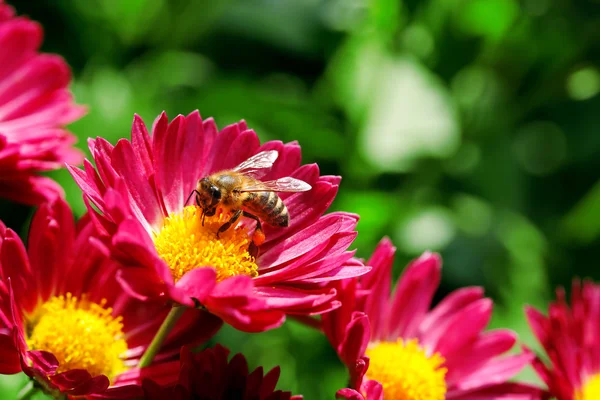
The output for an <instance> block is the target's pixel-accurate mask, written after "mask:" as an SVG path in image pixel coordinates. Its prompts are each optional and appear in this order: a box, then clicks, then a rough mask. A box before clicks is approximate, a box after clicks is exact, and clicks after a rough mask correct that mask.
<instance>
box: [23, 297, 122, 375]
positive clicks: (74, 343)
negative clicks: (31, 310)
mask: <svg viewBox="0 0 600 400" xmlns="http://www.w3.org/2000/svg"><path fill="white" fill-rule="evenodd" d="M105 303H106V301H103V302H101V303H100V304H96V303H93V302H90V301H88V300H87V298H86V297H85V296H83V297H82V298H80V299H78V298H77V297H74V296H72V295H71V293H67V295H66V296H55V297H52V298H50V300H48V301H47V302H45V303H44V304H43V305H41V306H40V309H39V310H38V311H37V312H36V316H38V318H37V319H36V321H33V322H32V327H31V331H30V333H29V335H28V337H27V344H28V346H29V348H30V349H32V350H44V351H49V352H51V353H52V354H54V356H55V357H56V359H57V360H58V362H59V367H58V371H57V372H58V373H60V372H64V371H68V370H71V369H85V370H87V371H88V372H89V373H90V374H91V375H92V376H98V375H106V376H107V377H108V379H110V380H112V379H113V378H114V377H115V376H116V375H118V374H120V373H122V372H124V371H126V370H127V367H126V366H125V364H124V362H123V359H122V358H121V357H122V356H123V354H124V353H125V352H126V351H127V343H126V342H125V340H124V339H123V323H122V322H121V320H122V318H121V317H117V318H115V317H113V316H112V315H111V313H112V309H111V308H105V307H104V306H105Z"/></svg>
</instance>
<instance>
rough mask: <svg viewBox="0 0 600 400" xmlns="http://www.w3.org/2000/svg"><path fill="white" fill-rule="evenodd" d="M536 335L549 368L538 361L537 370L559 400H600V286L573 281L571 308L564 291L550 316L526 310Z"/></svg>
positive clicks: (560, 291) (529, 308)
mask: <svg viewBox="0 0 600 400" xmlns="http://www.w3.org/2000/svg"><path fill="white" fill-rule="evenodd" d="M526 313H527V319H528V321H529V325H530V326H531V329H532V330H533V333H534V334H535V336H536V337H537V339H538V340H539V342H540V343H541V345H542V346H543V347H544V349H545V350H546V353H547V355H548V358H549V359H550V366H548V365H546V364H545V363H544V362H543V361H542V360H540V359H539V358H536V360H535V361H534V364H533V365H534V368H535V369H536V371H537V373H538V374H539V376H540V377H541V378H542V379H543V380H544V382H545V383H546V384H547V385H548V388H549V390H550V393H551V394H552V395H553V396H555V397H556V398H557V399H558V400H596V399H600V285H597V284H594V283H593V282H584V283H583V285H582V284H581V281H579V280H574V281H573V286H572V292H571V307H570V308H569V306H568V304H567V301H566V296H565V292H564V290H563V289H562V288H561V289H559V290H557V301H556V302H554V303H552V304H550V307H549V309H548V316H547V317H546V316H544V315H543V314H542V313H540V312H539V311H537V310H535V309H534V308H531V307H528V308H527V309H526Z"/></svg>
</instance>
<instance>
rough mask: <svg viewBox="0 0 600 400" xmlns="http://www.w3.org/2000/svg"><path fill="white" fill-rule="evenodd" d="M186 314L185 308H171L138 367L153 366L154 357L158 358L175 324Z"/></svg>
mask: <svg viewBox="0 0 600 400" xmlns="http://www.w3.org/2000/svg"><path fill="white" fill-rule="evenodd" d="M184 312H185V307H183V306H177V307H171V311H169V314H168V315H167V317H166V318H165V320H164V321H163V323H162V325H161V326H160V328H159V329H158V332H156V335H155V336H154V339H152V343H150V346H148V348H147V349H146V352H145V353H144V355H143V356H142V358H141V359H140V363H139V365H138V367H139V368H144V367H147V366H149V365H150V364H152V360H154V357H156V354H157V353H158V351H159V350H160V347H161V346H162V344H163V342H164V341H165V339H166V338H167V336H168V335H169V333H170V332H171V330H173V328H174V327H175V324H176V323H177V321H178V320H179V318H180V317H181V316H182V315H183V313H184Z"/></svg>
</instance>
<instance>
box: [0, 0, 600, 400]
mask: <svg viewBox="0 0 600 400" xmlns="http://www.w3.org/2000/svg"><path fill="white" fill-rule="evenodd" d="M13 5H14V6H16V8H17V10H18V12H19V13H20V14H26V15H29V16H30V17H31V18H32V19H35V20H38V21H40V22H41V23H42V24H43V26H44V28H45V32H46V38H45V42H44V45H43V50H44V51H47V52H54V53H59V54H61V55H62V56H64V57H65V58H66V59H67V61H68V62H69V63H70V65H71V66H72V68H73V72H74V76H75V82H74V84H73V90H74V92H75V94H76V97H77V100H78V102H80V103H85V104H88V105H89V107H90V112H89V114H88V115H87V116H86V117H85V118H83V119H82V120H81V121H79V122H77V123H75V124H73V125H72V126H71V130H72V131H73V132H75V133H76V134H77V135H78V136H79V138H80V143H79V145H80V146H81V148H82V149H85V141H86V138H87V137H95V136H103V137H105V138H107V139H108V140H109V141H111V142H113V143H114V142H116V141H117V139H119V138H121V137H129V132H130V125H131V121H132V116H133V113H138V114H140V115H141V116H142V117H143V118H144V120H145V121H146V123H147V124H151V123H152V121H153V119H154V118H155V117H156V116H157V115H158V114H159V113H160V112H161V111H162V110H166V111H167V113H168V114H169V116H170V117H174V116H175V115H176V114H179V113H182V114H187V113H189V112H191V111H192V110H194V109H199V110H200V112H201V114H202V115H203V117H205V118H206V117H209V116H213V117H214V118H215V120H216V122H217V124H218V125H219V126H220V127H223V126H225V125H226V124H229V123H232V122H235V121H238V120H240V119H245V120H246V121H247V122H248V124H249V126H250V127H252V128H254V129H255V130H256V131H257V132H258V134H259V136H260V137H261V139H262V140H263V141H266V140H272V139H281V140H284V141H291V140H298V141H299V142H300V144H301V145H302V149H303V155H304V162H317V163H319V165H320V167H321V169H322V171H323V172H324V173H327V174H340V175H342V176H343V180H342V185H341V188H340V192H339V195H338V197H337V199H336V201H335V203H334V208H335V209H339V210H346V211H351V212H356V213H359V214H360V215H361V220H360V223H359V228H358V229H359V236H358V239H357V240H356V242H355V247H356V248H357V249H358V255H359V256H361V257H368V256H369V254H370V253H371V251H372V250H373V248H374V246H375V245H376V243H377V242H378V240H379V239H380V238H381V237H382V236H383V235H388V236H390V237H391V238H392V240H393V241H394V243H395V244H396V246H397V247H398V255H397V259H396V265H395V270H394V272H395V274H396V276H397V275H399V274H400V273H401V271H402V268H403V267H404V265H405V264H406V262H407V261H408V260H409V259H411V258H413V257H415V256H417V255H419V254H420V253H421V252H422V251H424V250H427V249H431V250H435V251H439V252H441V254H442V255H443V258H444V270H443V282H442V287H441V288H440V291H439V293H438V299H439V298H441V296H443V295H445V294H446V293H448V292H449V291H451V290H453V289H456V288H458V287H461V286H465V285H483V286H485V288H486V291H487V293H488V294H489V295H490V296H491V297H493V298H494V299H495V300H496V304H497V305H496V308H495V316H494V320H493V323H492V325H493V326H494V327H498V326H507V327H510V328H512V329H515V330H516V331H517V332H519V333H520V334H521V335H522V338H523V340H524V341H525V342H526V343H528V344H530V345H533V344H534V341H533V339H532V336H531V334H530V333H529V331H528V329H527V326H526V324H525V321H524V318H523V312H522V308H523V305H524V304H525V303H528V304H533V305H535V306H538V307H542V308H545V307H546V306H547V303H548V301H549V300H550V299H551V298H552V296H553V290H554V287H555V286H557V285H566V286H569V285H570V281H571V279H572V278H573V277H574V276H580V277H587V276H589V277H592V278H599V277H600V272H599V269H598V268H597V263H596V261H595V260H596V259H597V257H598V256H599V255H600V254H599V253H600V246H598V244H599V236H600V181H599V178H600V174H599V173H598V171H599V170H600V132H599V130H600V129H599V128H600V112H599V111H600V96H598V92H599V91H600V71H599V69H598V67H599V64H598V62H599V57H600V51H599V50H600V49H599V46H600V4H599V2H598V1H592V0H589V1H566V0H525V1H522V2H517V1H516V0H426V1H417V0H409V1H391V0H374V1H367V0H331V1H325V0H235V1H234V0H230V1H217V2H215V1H207V0H204V1H193V0H128V1H121V0H55V1H52V2H41V1H33V0H29V1H27V0H17V1H13ZM86 151H87V149H86ZM53 176H55V177H56V178H57V179H58V180H59V181H60V182H61V183H62V184H63V185H64V186H65V188H66V190H67V195H68V200H69V202H70V203H71V204H72V205H73V207H74V208H75V210H76V212H77V213H78V215H81V213H82V212H83V211H84V208H83V204H82V201H81V195H80V192H79V190H78V189H77V187H76V186H75V185H74V183H73V182H72V181H71V179H70V177H69V176H68V174H67V173H65V172H64V171H61V172H58V173H56V174H54V175H53ZM3 207H5V208H6V207H13V208H14V212H13V213H12V214H11V216H10V217H9V219H8V220H7V223H8V224H9V225H10V226H12V227H14V228H19V227H25V226H26V221H27V218H28V217H29V216H30V213H31V210H30V209H28V208H25V207H17V206H10V205H4V204H3ZM22 229H25V228H22ZM23 231H24V230H23ZM217 341H218V342H221V343H224V344H225V345H227V346H229V347H230V348H231V349H232V350H233V351H234V352H238V351H242V352H243V353H244V354H245V355H246V356H247V357H248V359H249V363H250V366H251V367H252V368H253V367H256V366H259V365H263V366H265V367H266V368H271V367H273V366H275V365H281V368H282V377H281V379H280V385H279V387H280V388H282V389H289V390H292V391H293V392H294V393H302V394H304V395H305V398H306V399H331V398H333V393H334V392H335V391H336V390H337V389H339V388H340V387H342V386H343V385H344V384H345V381H346V375H345V371H344V369H343V367H342V365H341V364H340V363H339V362H338V361H337V358H336V356H335V354H334V352H333V350H331V349H330V348H329V345H328V343H327V341H326V340H325V338H324V337H322V336H320V335H318V334H317V333H316V332H314V331H312V330H310V329H309V328H305V327H303V326H300V325H298V324H297V323H294V322H290V323H288V324H286V325H285V326H284V327H282V328H280V329H277V330H275V331H271V332H268V333H264V334H256V335H248V334H242V333H239V332H236V331H234V330H233V329H228V328H225V329H224V330H223V331H222V332H221V333H220V334H219V336H218V337H217V338H216V339H215V340H214V341H213V342H217ZM524 377H525V378H528V379H533V374H532V373H531V372H526V373H525V374H524ZM0 383H1V384H2V386H3V387H4V390H7V392H5V396H2V398H12V396H13V395H12V394H11V393H14V390H15V388H16V387H17V386H18V385H19V384H20V377H11V378H6V379H5V377H2V381H0Z"/></svg>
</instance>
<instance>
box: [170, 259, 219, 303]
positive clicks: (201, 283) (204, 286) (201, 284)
mask: <svg viewBox="0 0 600 400" xmlns="http://www.w3.org/2000/svg"><path fill="white" fill-rule="evenodd" d="M216 277H217V274H216V271H215V270H214V269H213V268H210V267H208V268H195V269H193V270H191V271H189V272H186V273H185V274H184V275H183V276H182V277H181V279H180V280H179V281H178V282H177V284H176V286H177V287H178V288H180V289H181V290H183V291H185V293H186V294H187V295H188V296H189V297H192V298H194V299H197V300H198V301H200V302H201V303H202V302H204V300H205V299H206V297H207V296H208V295H210V293H211V292H212V291H213V289H214V288H215V285H216V284H217V282H216Z"/></svg>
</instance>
